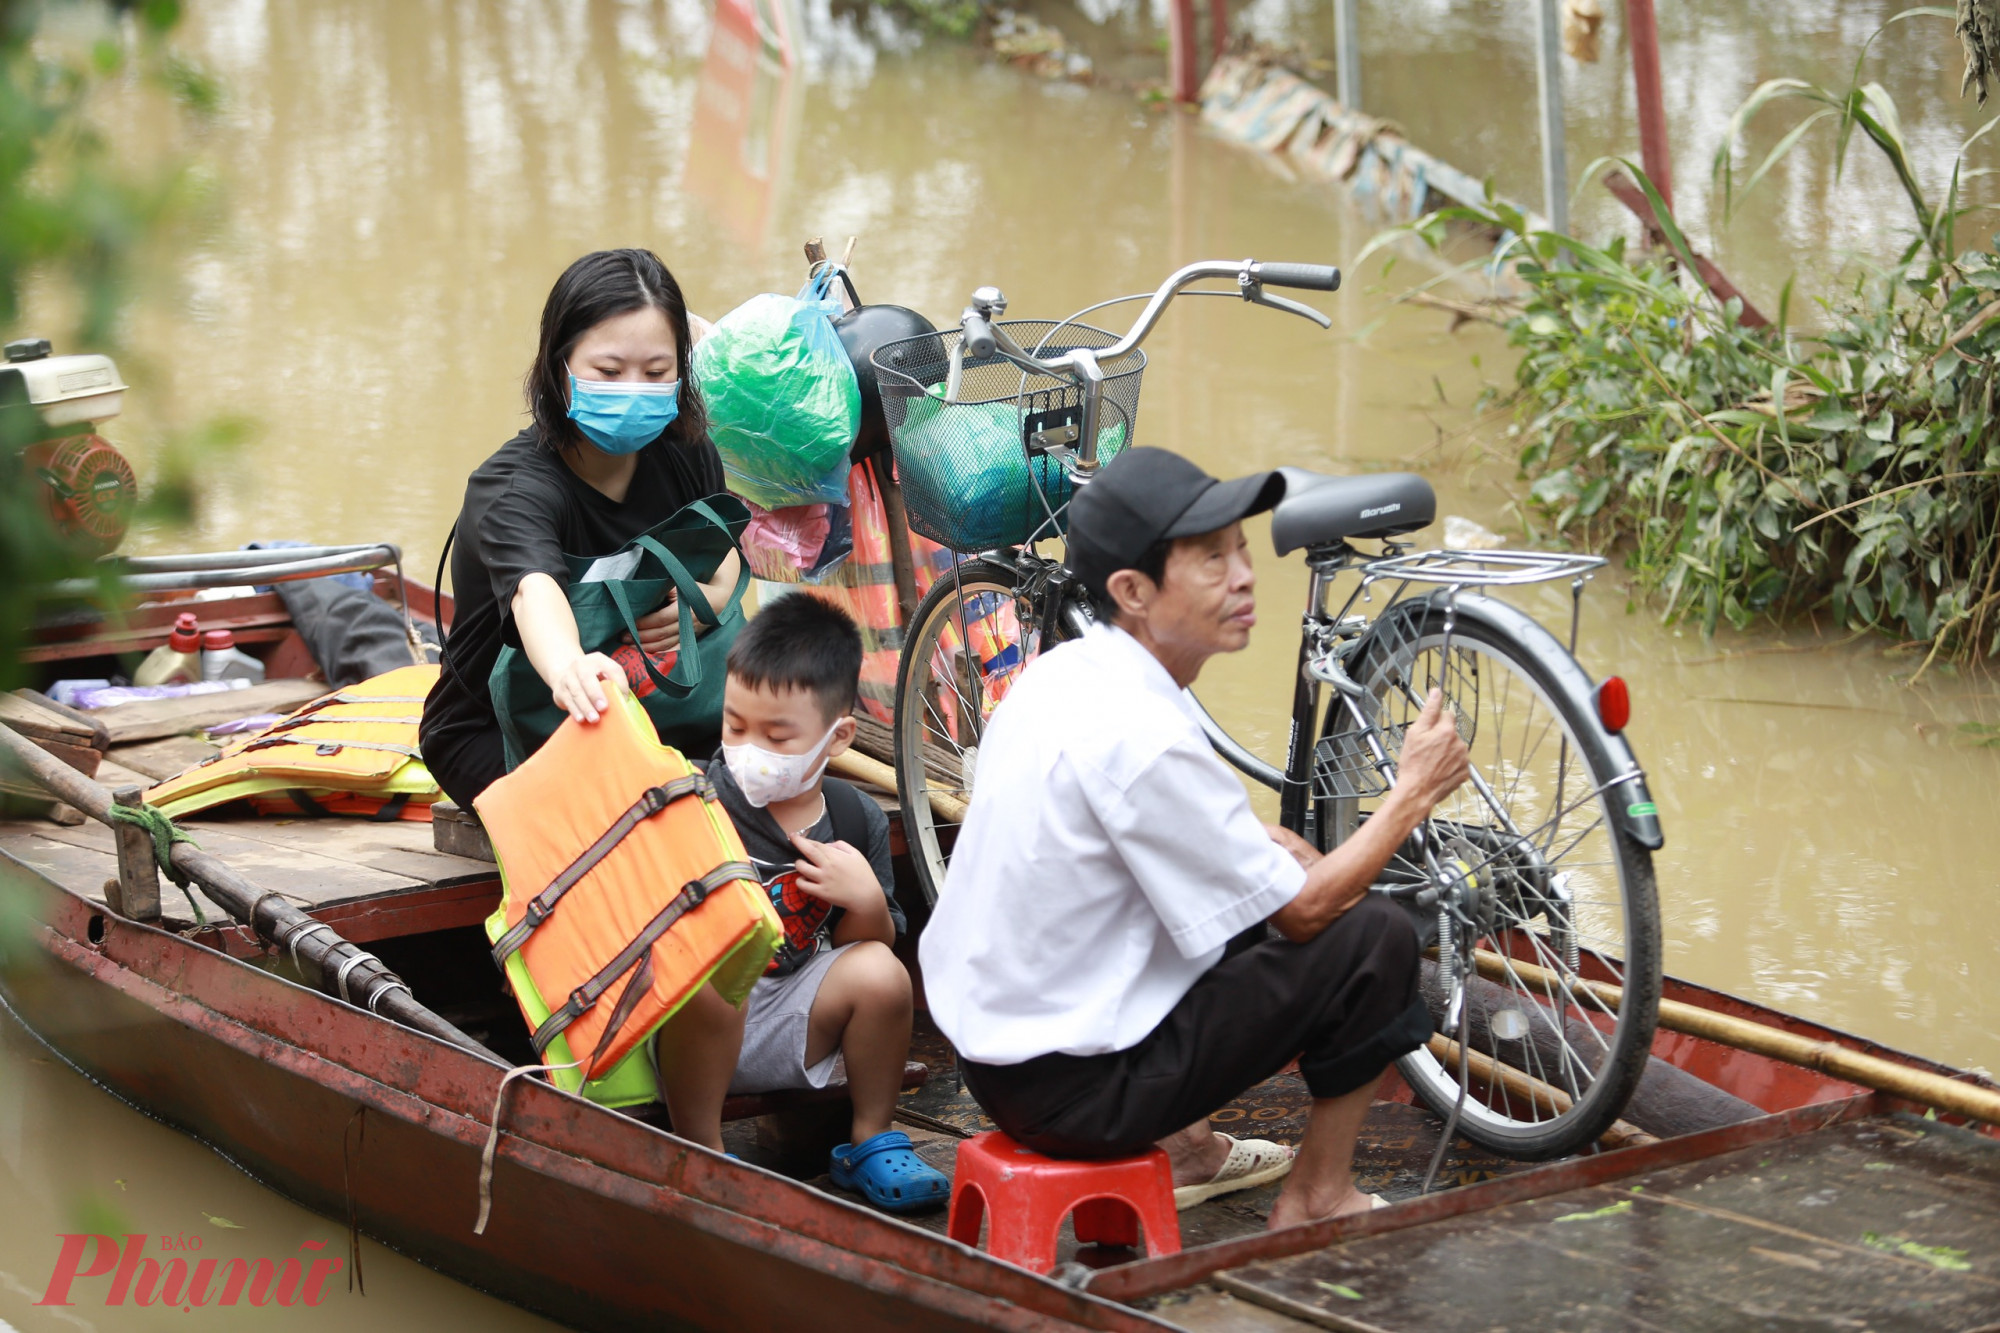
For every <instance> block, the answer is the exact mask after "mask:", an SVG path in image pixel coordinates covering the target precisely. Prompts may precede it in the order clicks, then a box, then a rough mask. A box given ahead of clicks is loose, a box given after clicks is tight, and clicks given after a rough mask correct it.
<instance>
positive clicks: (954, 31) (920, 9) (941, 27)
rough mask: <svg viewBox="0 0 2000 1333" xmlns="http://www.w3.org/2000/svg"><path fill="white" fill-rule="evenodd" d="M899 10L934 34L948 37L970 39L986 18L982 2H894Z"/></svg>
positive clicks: (960, 0) (894, 0)
mask: <svg viewBox="0 0 2000 1333" xmlns="http://www.w3.org/2000/svg"><path fill="white" fill-rule="evenodd" d="M893 3H894V5H895V7H896V8H897V9H900V10H902V11H903V12H904V13H906V14H909V15H910V16H911V17H912V18H914V19H916V20H917V22H918V23H920V24H922V25H923V26H924V27H925V28H927V29H929V30H930V31H932V32H935V33H939V34H942V35H943V36H946V37H961V38H962V37H970V36H972V34H973V32H974V30H976V29H977V28H978V27H979V21H980V20H981V19H983V18H985V17H986V6H985V4H984V3H983V2H982V0H893Z"/></svg>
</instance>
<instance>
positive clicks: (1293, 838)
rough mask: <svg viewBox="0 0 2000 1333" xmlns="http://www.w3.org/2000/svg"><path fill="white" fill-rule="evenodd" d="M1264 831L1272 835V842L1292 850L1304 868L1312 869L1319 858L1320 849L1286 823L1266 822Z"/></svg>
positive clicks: (1294, 856) (1294, 858)
mask: <svg viewBox="0 0 2000 1333" xmlns="http://www.w3.org/2000/svg"><path fill="white" fill-rule="evenodd" d="M1264 832H1266V833H1268V834H1270V835H1271V841H1272V842H1275V843H1277V844H1278V845H1279V846H1280V847H1282V848H1284V849H1285V850H1286V851H1288V852H1290V853H1291V854H1292V859H1293V860H1294V861H1297V862H1298V863H1299V865H1300V866H1301V867H1303V868H1304V869H1307V870H1311V869H1312V867H1313V862H1315V861H1317V860H1319V857H1320V853H1319V849H1318V848H1317V847H1314V846H1313V845H1312V844H1311V843H1309V842H1307V841H1306V840H1305V839H1304V838H1301V837H1300V836H1299V835H1298V834H1296V833H1294V832H1292V831H1291V830H1290V829H1288V828H1286V827H1285V826H1284V825H1282V824H1266V825H1264Z"/></svg>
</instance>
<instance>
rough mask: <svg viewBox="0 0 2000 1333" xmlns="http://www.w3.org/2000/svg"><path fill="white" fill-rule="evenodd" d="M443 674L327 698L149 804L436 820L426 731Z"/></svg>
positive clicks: (384, 678)
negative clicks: (421, 743) (246, 805)
mask: <svg viewBox="0 0 2000 1333" xmlns="http://www.w3.org/2000/svg"><path fill="white" fill-rule="evenodd" d="M437 678H438V668H437V667H436V666H434V665H431V666H406V667H399V668H398V669H396V670H394V671H388V672H384V673H383V674H382V675H379V676H376V677H374V678H372V679H370V680H365V681H362V682H361V683H360V684H359V685H350V686H348V687H347V688H346V689H342V690H336V691H334V692H333V693H331V694H326V695H322V696H321V697H320V698H318V699H315V700H313V701H312V702H311V703H309V704H307V705H306V706H305V707H303V708H301V709H299V710H298V711H297V712H295V713H293V714H292V715H291V716H289V717H287V718H284V719H282V720H280V721H278V722H275V723H273V724H272V725H271V726H269V727H266V728H265V729H264V730H262V731H260V732H257V733H256V734H255V735H251V736H246V737H244V738H242V739H241V740H238V741H234V742H232V743H231V744H229V745H228V746H226V747H225V748H223V749H222V750H221V751H219V752H218V753H216V754H214V755H211V756H210V757H209V758H207V759H204V760H202V761H201V762H200V763H199V764H196V765H195V766H194V767H192V768H190V769H187V770H186V771H185V772H182V773H178V774H176V775H175V776H173V777H171V778H168V779H167V780H166V781H165V782H162V783H160V784H159V785H158V786H156V787H154V788H153V789H152V790H151V791H149V792H148V793H147V794H146V799H147V801H148V802H149V803H151V804H152V805H155V806H158V807H159V808H160V809H161V810H164V811H166V813H167V814H168V815H171V816H173V817H175V818H179V817H181V816H183V815H190V814H193V813H195V812H197V811H200V810H207V809H210V808H212V807H214V806H218V805H222V804H224V803H225V802H228V801H237V800H246V799H247V800H250V801H251V802H252V803H253V804H254V805H256V806H258V808H259V809H260V811H261V812H263V813H287V814H289V813H303V814H355V815H362V816H368V817H373V818H399V817H400V818H403V819H429V818H430V808H431V805H432V803H433V802H435V801H436V800H438V798H439V796H440V794H441V793H440V792H439V791H438V785H437V783H436V782H435V781H434V780H433V779H432V778H431V773H430V770H429V769H428V768H425V767H424V761H423V756H422V755H420V754H419V753H418V752H417V723H418V720H419V719H420V718H421V717H422V715H423V710H424V696H425V695H427V694H429V693H430V689H431V686H432V685H434V684H436V683H437Z"/></svg>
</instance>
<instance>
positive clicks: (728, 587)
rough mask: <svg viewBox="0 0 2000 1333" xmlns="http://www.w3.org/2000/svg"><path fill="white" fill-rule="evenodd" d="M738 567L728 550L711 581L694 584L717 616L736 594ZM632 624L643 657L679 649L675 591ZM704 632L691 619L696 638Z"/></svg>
mask: <svg viewBox="0 0 2000 1333" xmlns="http://www.w3.org/2000/svg"><path fill="white" fill-rule="evenodd" d="M741 568H742V562H741V560H739V559H738V557H737V555H736V552H734V551H731V552H730V553H729V554H728V555H725V556H724V557H722V563H721V564H719V565H717V566H716V569H715V574H714V576H713V580H712V581H711V582H708V583H703V584H700V585H698V586H699V587H700V588H701V595H702V596H703V597H705V598H707V599H708V607H709V610H711V611H714V612H715V613H716V614H717V615H721V614H722V608H723V607H725V606H727V605H729V597H730V594H731V593H734V592H735V591H736V579H737V576H738V574H739V572H740V571H741ZM633 623H634V624H635V625H637V626H638V627H639V648H640V650H641V651H643V652H644V653H646V654H647V656H649V657H659V656H661V655H662V654H664V653H670V652H674V651H675V650H677V649H678V648H679V647H680V646H681V595H680V594H679V593H678V592H675V593H672V594H669V596H668V597H667V604H666V605H665V606H663V607H661V608H660V609H659V610H657V611H654V612H652V613H650V614H648V615H643V616H640V617H639V618H638V619H637V620H636V621H634V622H633ZM708 629H709V627H708V626H707V625H704V624H703V623H702V621H701V617H700V616H696V617H695V618H694V632H695V635H696V637H699V636H701V635H703V634H705V633H707V632H708ZM619 637H620V638H621V639H623V640H624V641H625V642H626V643H630V642H632V636H631V635H630V634H623V635H620V636H619Z"/></svg>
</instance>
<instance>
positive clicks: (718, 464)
mask: <svg viewBox="0 0 2000 1333" xmlns="http://www.w3.org/2000/svg"><path fill="white" fill-rule="evenodd" d="M724 489H726V486H725V483H724V481H723V476H722V458H721V456H720V455H719V454H717V453H716V451H715V445H714V443H713V442H712V441H710V440H709V439H708V438H707V437H706V436H704V437H703V438H702V439H701V440H700V441H699V442H698V443H696V444H694V445H692V446H678V445H672V444H669V443H667V442H666V441H664V440H656V441H654V442H653V443H652V444H649V445H647V446H646V447H645V448H644V449H641V450H640V451H639V453H638V466H637V468H636V470H635V471H634V472H633V474H632V484H631V486H630V487H629V488H628V489H627V490H626V492H625V498H624V500H623V501H616V500H613V499H611V498H610V497H609V496H607V495H605V494H604V493H603V492H602V491H600V490H598V489H597V488H596V487H594V486H592V485H591V484H590V483H589V482H587V481H585V480H584V479H583V478H581V477H579V476H577V475H576V473H574V472H572V471H570V469H569V465H568V464H566V463H564V462H563V461H562V459H561V458H560V457H558V456H557V455H556V453H555V452H554V451H553V450H551V449H548V448H546V447H545V446H544V445H543V444H542V443H541V436H540V435H539V434H538V433H537V431H536V429H535V428H534V427H533V426H530V427H529V428H528V429H526V430H524V431H522V432H521V433H520V434H519V435H516V436H515V437H514V438H513V439H511V440H509V441H507V443H506V444H504V445H502V446H500V451H499V452H498V453H496V454H494V455H493V456H492V457H491V458H489V459H487V460H486V461H485V462H484V463H481V464H480V465H479V467H478V469H477V470H476V471H474V472H473V474H472V476H471V478H470V479H469V480H468V481H467V482H466V483H465V503H464V506H463V507H462V508H461V509H460V510H459V515H458V536H457V538H456V541H455V544H454V549H453V551H452V557H451V584H452V592H453V594H454V596H455V597H456V599H457V602H456V610H455V612H454V614H453V618H452V623H451V633H450V636H449V639H448V640H447V642H446V645H445V651H444V660H443V663H442V669H441V671H440V672H439V674H438V683H437V685H436V686H435V687H434V688H433V689H432V690H431V693H430V698H429V699H427V700H426V701H425V703H424V717H423V725H422V728H421V731H422V736H423V748H424V752H425V754H426V755H435V756H438V757H439V758H440V759H443V760H445V761H446V762H449V760H450V758H451V757H452V756H454V755H455V754H457V753H458V752H459V749H460V746H461V744H462V742H463V740H464V738H465V735H466V733H467V732H478V731H491V732H493V733H494V735H496V736H497V735H498V733H499V725H500V724H499V721H498V719H497V718H496V717H495V716H494V713H493V699H492V696H491V695H490V694H489V693H488V692H487V688H486V681H487V677H488V676H490V675H491V674H492V673H493V664H494V662H496V661H498V660H499V657H500V649H501V647H502V646H504V645H512V646H514V647H519V646H520V636H519V632H518V631H517V630H516V629H515V628H514V617H513V613H512V607H513V602H514V590H515V589H516V588H518V587H519V586H520V583H521V580H522V579H523V578H526V577H527V576H528V575H529V574H536V573H540V574H547V575H548V576H549V577H550V578H552V579H554V580H555V581H556V583H557V584H558V585H560V586H562V587H564V588H567V587H568V586H569V566H568V564H567V563H566V562H565V561H564V560H563V557H564V555H576V556H585V557H590V556H600V555H611V554H613V553H614V552H616V551H617V550H619V549H620V548H621V547H623V546H624V545H625V544H626V543H627V542H629V541H631V540H632V539H633V538H634V537H637V536H638V535H639V534H640V533H642V532H645V531H647V530H648V529H650V528H653V527H656V526H658V525H659V524H661V523H664V522H666V521H667V520H668V519H669V518H672V517H673V516H674V514H675V513H677V512H678V511H679V510H680V509H682V508H683V507H684V506H686V505H688V504H691V503H693V502H694V501H696V500H701V499H706V498H707V497H708V496H711V495H715V494H717V493H719V492H721V491H723V490H724ZM446 785H447V787H450V786H451V785H452V784H450V783H447V784H446Z"/></svg>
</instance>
